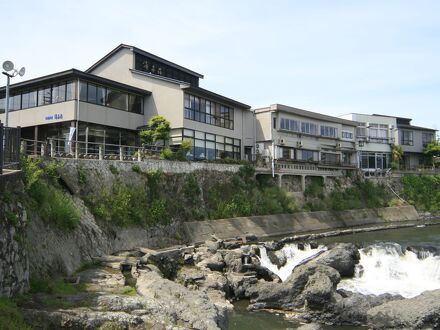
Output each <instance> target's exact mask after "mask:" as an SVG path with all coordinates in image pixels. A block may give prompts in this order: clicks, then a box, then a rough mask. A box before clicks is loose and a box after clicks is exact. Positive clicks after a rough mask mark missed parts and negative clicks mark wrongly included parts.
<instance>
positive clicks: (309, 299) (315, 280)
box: [302, 272, 335, 309]
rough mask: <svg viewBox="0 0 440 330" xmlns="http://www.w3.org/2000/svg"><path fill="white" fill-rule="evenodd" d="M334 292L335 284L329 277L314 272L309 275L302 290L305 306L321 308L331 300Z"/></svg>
mask: <svg viewBox="0 0 440 330" xmlns="http://www.w3.org/2000/svg"><path fill="white" fill-rule="evenodd" d="M334 292H335V284H334V283H333V282H332V281H331V280H330V278H329V277H328V276H327V275H326V274H324V273H322V272H316V273H315V274H313V275H311V276H310V277H309V279H308V281H307V284H306V286H305V288H304V291H303V293H302V294H303V296H304V299H305V303H306V306H307V307H308V308H310V309H322V308H323V307H324V306H325V305H326V304H328V302H329V301H330V300H331V298H332V295H333V293H334Z"/></svg>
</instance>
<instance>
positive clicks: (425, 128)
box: [397, 124, 437, 132]
mask: <svg viewBox="0 0 440 330" xmlns="http://www.w3.org/2000/svg"><path fill="white" fill-rule="evenodd" d="M397 128H404V129H413V130H416V131H431V132H437V130H436V129H433V128H427V127H420V126H414V125H402V124H397Z"/></svg>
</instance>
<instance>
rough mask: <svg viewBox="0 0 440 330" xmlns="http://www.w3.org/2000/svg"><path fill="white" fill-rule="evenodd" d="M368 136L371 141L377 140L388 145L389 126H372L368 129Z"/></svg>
mask: <svg viewBox="0 0 440 330" xmlns="http://www.w3.org/2000/svg"><path fill="white" fill-rule="evenodd" d="M368 135H369V137H370V139H374V140H376V141H375V142H381V143H387V142H388V125H384V124H370V126H369V128H368Z"/></svg>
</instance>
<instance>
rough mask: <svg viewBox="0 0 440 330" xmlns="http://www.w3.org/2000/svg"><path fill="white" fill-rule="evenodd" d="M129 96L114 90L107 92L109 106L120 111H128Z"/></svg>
mask: <svg viewBox="0 0 440 330" xmlns="http://www.w3.org/2000/svg"><path fill="white" fill-rule="evenodd" d="M127 98H128V94H126V93H122V92H120V91H117V90H114V89H108V90H107V106H109V107H111V108H115V109H120V110H127Z"/></svg>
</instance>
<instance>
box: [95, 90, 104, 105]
mask: <svg viewBox="0 0 440 330" xmlns="http://www.w3.org/2000/svg"><path fill="white" fill-rule="evenodd" d="M105 96H106V90H105V87H102V86H97V88H96V103H97V104H99V105H105V104H106V101H105Z"/></svg>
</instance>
